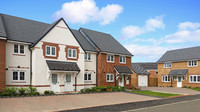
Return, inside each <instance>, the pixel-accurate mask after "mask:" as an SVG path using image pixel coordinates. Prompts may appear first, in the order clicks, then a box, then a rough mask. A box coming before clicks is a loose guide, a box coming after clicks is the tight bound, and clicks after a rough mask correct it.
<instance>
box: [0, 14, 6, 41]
mask: <svg viewBox="0 0 200 112" xmlns="http://www.w3.org/2000/svg"><path fill="white" fill-rule="evenodd" d="M4 27H5V26H4V23H3V20H2V17H1V15H0V37H7V34H6V30H5V28H4Z"/></svg>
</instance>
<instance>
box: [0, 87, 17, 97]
mask: <svg viewBox="0 0 200 112" xmlns="http://www.w3.org/2000/svg"><path fill="white" fill-rule="evenodd" d="M2 95H3V96H17V88H15V87H12V88H8V87H6V88H5V89H4V93H3V94H2Z"/></svg>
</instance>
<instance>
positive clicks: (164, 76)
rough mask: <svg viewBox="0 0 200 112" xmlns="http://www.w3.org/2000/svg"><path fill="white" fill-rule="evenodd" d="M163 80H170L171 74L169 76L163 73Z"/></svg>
mask: <svg viewBox="0 0 200 112" xmlns="http://www.w3.org/2000/svg"><path fill="white" fill-rule="evenodd" d="M162 82H170V76H168V75H163V76H162Z"/></svg>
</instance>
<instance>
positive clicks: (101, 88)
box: [81, 86, 126, 93]
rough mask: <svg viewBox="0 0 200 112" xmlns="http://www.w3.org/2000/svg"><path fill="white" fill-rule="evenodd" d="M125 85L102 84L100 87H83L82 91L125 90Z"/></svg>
mask: <svg viewBox="0 0 200 112" xmlns="http://www.w3.org/2000/svg"><path fill="white" fill-rule="evenodd" d="M125 90H126V88H125V87H116V86H107V87H104V86H100V87H92V88H86V89H81V92H82V93H91V92H105V91H125Z"/></svg>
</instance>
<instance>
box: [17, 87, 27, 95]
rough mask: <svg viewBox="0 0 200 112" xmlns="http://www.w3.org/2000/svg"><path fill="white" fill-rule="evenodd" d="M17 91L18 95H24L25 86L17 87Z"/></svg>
mask: <svg viewBox="0 0 200 112" xmlns="http://www.w3.org/2000/svg"><path fill="white" fill-rule="evenodd" d="M18 91H19V95H26V92H27V88H19V89H18Z"/></svg>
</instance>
